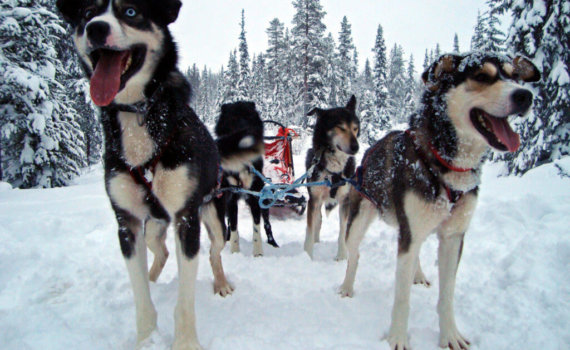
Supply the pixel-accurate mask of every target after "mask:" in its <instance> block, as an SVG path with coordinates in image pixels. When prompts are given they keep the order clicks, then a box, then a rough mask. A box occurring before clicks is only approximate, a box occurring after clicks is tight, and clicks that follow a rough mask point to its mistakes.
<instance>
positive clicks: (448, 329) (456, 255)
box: [437, 234, 470, 350]
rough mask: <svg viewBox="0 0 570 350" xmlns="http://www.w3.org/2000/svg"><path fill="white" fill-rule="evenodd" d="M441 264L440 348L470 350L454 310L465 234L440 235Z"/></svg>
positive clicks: (439, 255)
mask: <svg viewBox="0 0 570 350" xmlns="http://www.w3.org/2000/svg"><path fill="white" fill-rule="evenodd" d="M438 237H439V248H438V262H439V300H438V303H437V312H438V314H439V332H440V338H439V339H440V340H439V346H441V347H443V348H447V347H449V348H450V349H452V350H460V349H468V348H469V345H470V343H469V341H468V340H467V339H465V338H464V337H463V336H462V335H461V333H459V331H458V330H457V325H456V324H455V312H454V310H453V295H454V293H455V278H456V276H457V268H458V266H459V260H460V259H461V252H462V249H463V237H464V234H454V235H449V236H447V235H438Z"/></svg>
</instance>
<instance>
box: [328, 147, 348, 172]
mask: <svg viewBox="0 0 570 350" xmlns="http://www.w3.org/2000/svg"><path fill="white" fill-rule="evenodd" d="M323 156H324V160H325V165H326V169H327V170H328V171H330V172H331V173H341V172H342V171H343V170H344V167H345V166H346V162H348V158H349V157H350V156H349V155H348V154H346V153H344V152H325V154H324V155H323Z"/></svg>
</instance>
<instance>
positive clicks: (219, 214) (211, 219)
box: [202, 199, 234, 297]
mask: <svg viewBox="0 0 570 350" xmlns="http://www.w3.org/2000/svg"><path fill="white" fill-rule="evenodd" d="M223 208H224V207H223V202H220V200H218V199H215V200H214V202H213V203H208V204H205V205H204V206H203V207H202V221H203V222H204V225H205V226H206V229H207V230H208V236H209V238H210V242H211V245H210V265H211V266H212V272H213V274H214V293H216V294H219V295H221V296H222V297H225V296H226V295H229V294H231V293H232V292H233V291H234V288H233V286H232V285H231V284H230V283H229V282H228V280H227V279H226V275H225V273H224V266H223V265H222V256H221V252H222V249H224V245H225V243H226V242H225V240H224V236H223V233H224V229H225V227H224V226H225V225H224V211H223Z"/></svg>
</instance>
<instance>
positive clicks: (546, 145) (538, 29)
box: [489, 0, 570, 174]
mask: <svg viewBox="0 0 570 350" xmlns="http://www.w3.org/2000/svg"><path fill="white" fill-rule="evenodd" d="M489 4H490V5H491V11H492V12H496V13H498V14H501V13H503V12H504V11H507V10H508V11H509V12H510V14H511V16H512V24H511V26H510V29H509V37H508V40H507V44H508V48H509V50H510V51H512V53H513V55H515V54H516V55H524V56H527V57H529V58H530V59H532V60H533V62H534V63H535V64H536V65H537V67H538V68H539V70H540V71H541V73H542V80H541V81H539V82H537V83H535V84H533V85H534V87H535V89H536V91H537V93H536V94H535V107H534V113H533V114H531V115H530V116H529V117H527V118H525V119H524V121H521V122H519V123H518V126H517V131H518V132H519V133H520V135H521V147H520V148H519V151H518V152H516V153H515V154H506V155H505V156H504V158H505V159H507V160H508V171H509V173H514V174H523V173H525V172H526V171H528V170H530V169H532V168H534V167H537V166H539V165H541V164H544V163H548V162H553V161H555V160H557V159H559V158H561V157H565V156H568V155H569V154H570V74H569V73H570V69H569V67H570V41H569V40H568V38H569V37H570V6H568V2H567V1H564V0H552V1H546V0H534V1H532V0H521V1H517V2H512V1H510V0H509V1H502V2H491V3H489ZM521 18H525V19H526V20H525V21H521V20H520V19H521Z"/></svg>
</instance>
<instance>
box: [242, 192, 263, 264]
mask: <svg viewBox="0 0 570 350" xmlns="http://www.w3.org/2000/svg"><path fill="white" fill-rule="evenodd" d="M246 202H247V205H248V206H249V209H250V211H251V217H252V219H253V238H252V240H253V256H262V255H263V245H262V241H261V232H260V231H259V224H260V222H261V208H260V207H259V201H258V199H257V197H254V196H250V195H248V196H247V198H246Z"/></svg>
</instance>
